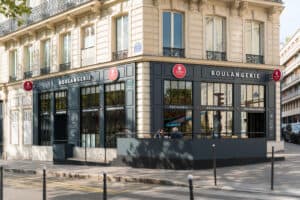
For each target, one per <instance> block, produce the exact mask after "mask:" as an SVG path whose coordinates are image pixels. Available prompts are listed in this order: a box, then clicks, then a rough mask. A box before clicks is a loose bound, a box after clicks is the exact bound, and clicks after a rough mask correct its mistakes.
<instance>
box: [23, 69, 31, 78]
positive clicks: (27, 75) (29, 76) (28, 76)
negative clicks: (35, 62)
mask: <svg viewBox="0 0 300 200" xmlns="http://www.w3.org/2000/svg"><path fill="white" fill-rule="evenodd" d="M31 77H32V71H27V72H24V79H27V78H31Z"/></svg>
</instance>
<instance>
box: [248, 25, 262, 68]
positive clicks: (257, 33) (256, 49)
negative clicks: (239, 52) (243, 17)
mask: <svg viewBox="0 0 300 200" xmlns="http://www.w3.org/2000/svg"><path fill="white" fill-rule="evenodd" d="M245 26H246V33H245V39H246V41H245V42H246V62H247V63H256V64H263V63H264V56H263V51H264V45H263V38H264V37H263V32H264V31H263V23H261V22H257V21H252V20H247V21H246V25H245Z"/></svg>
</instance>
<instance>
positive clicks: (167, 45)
mask: <svg viewBox="0 0 300 200" xmlns="http://www.w3.org/2000/svg"><path fill="white" fill-rule="evenodd" d="M183 34H184V33H183V14H181V13H176V12H164V13H163V54H164V56H176V57H184V48H183Z"/></svg>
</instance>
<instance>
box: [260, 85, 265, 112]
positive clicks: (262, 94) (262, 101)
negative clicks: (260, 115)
mask: <svg viewBox="0 0 300 200" xmlns="http://www.w3.org/2000/svg"><path fill="white" fill-rule="evenodd" d="M259 106H260V107H261V108H263V107H265V87H264V86H259Z"/></svg>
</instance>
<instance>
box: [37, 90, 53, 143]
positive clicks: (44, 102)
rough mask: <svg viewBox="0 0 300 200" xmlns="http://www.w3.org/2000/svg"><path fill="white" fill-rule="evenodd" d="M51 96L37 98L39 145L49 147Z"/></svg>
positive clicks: (44, 94) (45, 94) (43, 94)
mask: <svg viewBox="0 0 300 200" xmlns="http://www.w3.org/2000/svg"><path fill="white" fill-rule="evenodd" d="M50 113H51V95H50V93H49V92H47V93H42V94H40V96H39V118H40V119H39V122H40V124H39V145H51V115H50Z"/></svg>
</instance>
